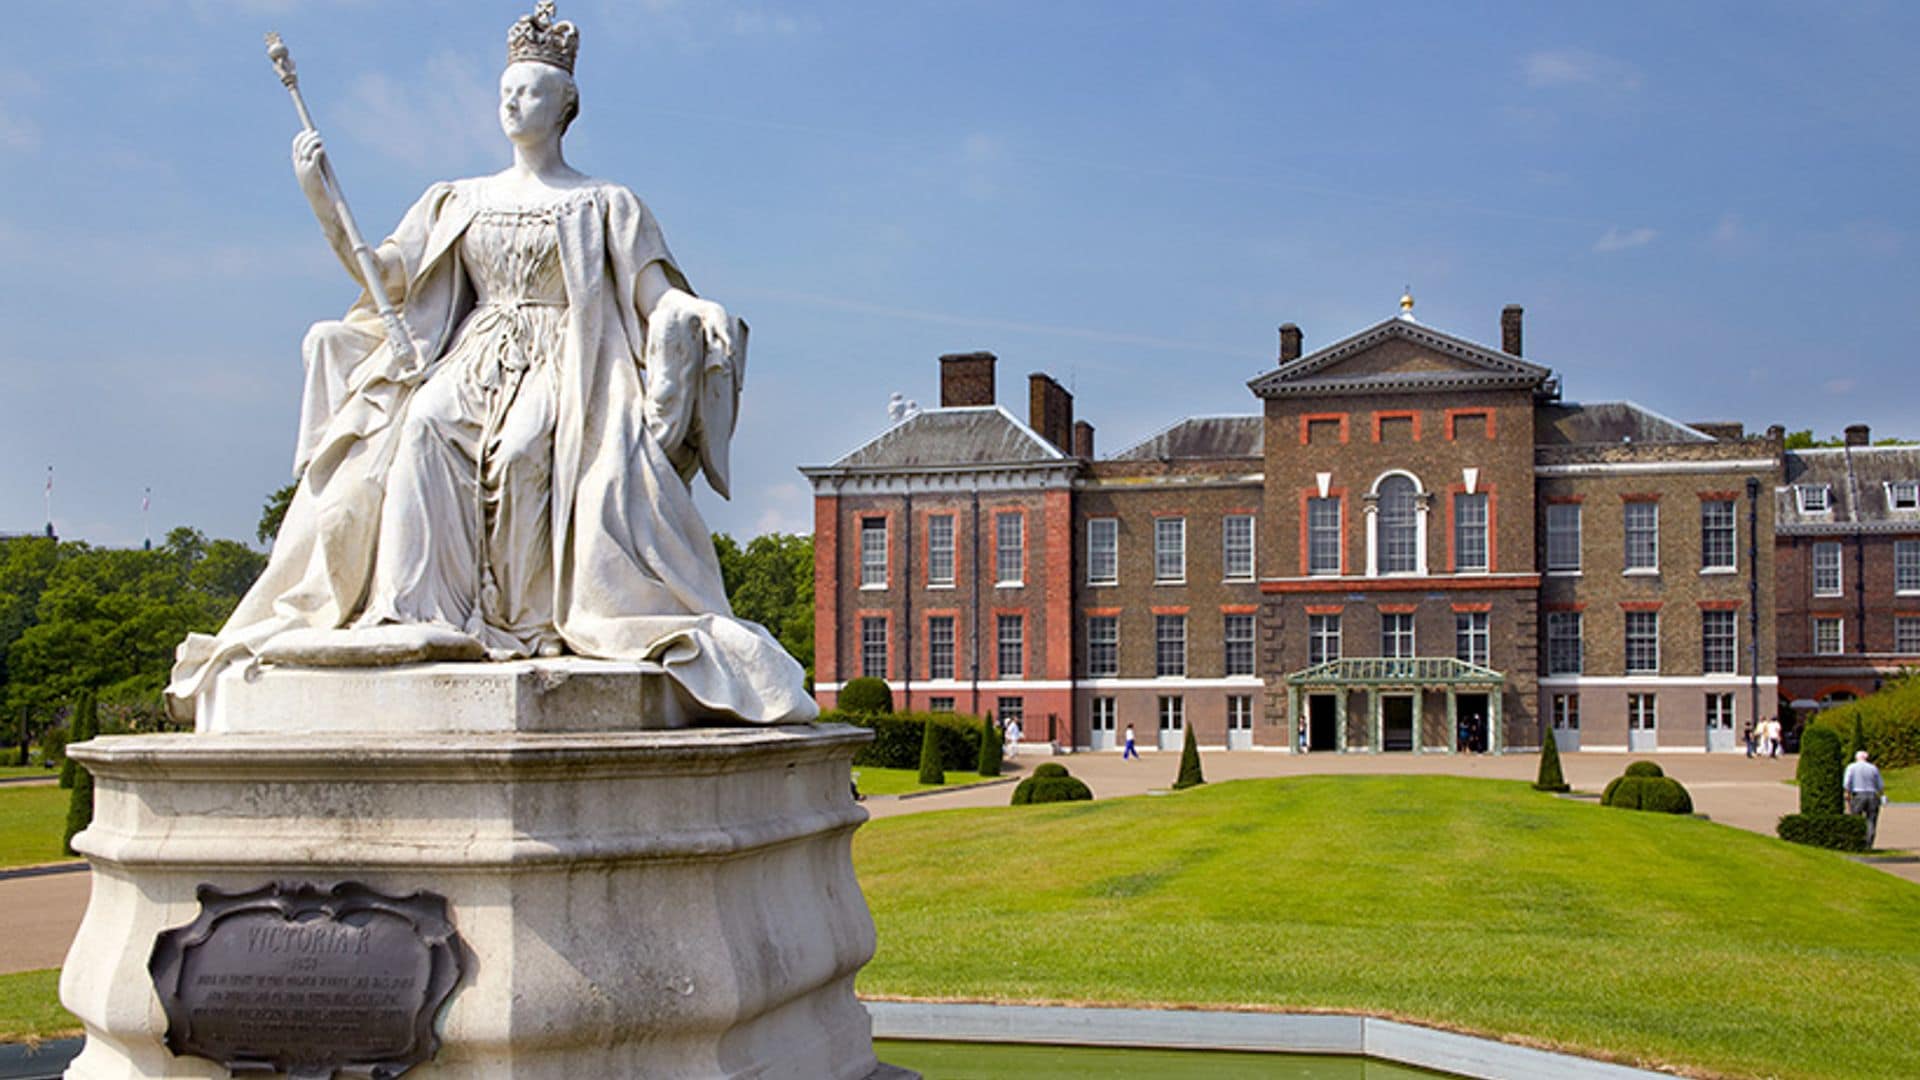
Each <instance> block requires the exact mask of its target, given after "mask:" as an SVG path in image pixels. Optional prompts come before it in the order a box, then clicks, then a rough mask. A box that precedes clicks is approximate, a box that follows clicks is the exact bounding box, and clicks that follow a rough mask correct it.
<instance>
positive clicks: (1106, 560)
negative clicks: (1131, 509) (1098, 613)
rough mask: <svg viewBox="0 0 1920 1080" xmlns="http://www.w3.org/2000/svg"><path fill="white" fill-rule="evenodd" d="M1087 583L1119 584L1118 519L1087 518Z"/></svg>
mask: <svg viewBox="0 0 1920 1080" xmlns="http://www.w3.org/2000/svg"><path fill="white" fill-rule="evenodd" d="M1087 584H1089V585H1118V584H1120V519H1119V518H1110V517H1101V518H1088V519H1087Z"/></svg>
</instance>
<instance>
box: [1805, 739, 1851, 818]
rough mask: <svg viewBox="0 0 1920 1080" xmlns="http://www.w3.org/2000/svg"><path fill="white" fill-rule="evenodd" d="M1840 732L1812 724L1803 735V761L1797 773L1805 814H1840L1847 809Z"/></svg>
mask: <svg viewBox="0 0 1920 1080" xmlns="http://www.w3.org/2000/svg"><path fill="white" fill-rule="evenodd" d="M1844 768H1845V766H1844V765H1843V764H1842V763H1841V760H1840V735H1839V733H1837V732H1835V731H1834V730H1833V729H1832V728H1827V727H1810V728H1808V729H1807V730H1806V731H1804V732H1802V733H1801V735H1800V764H1799V765H1797V766H1795V768H1794V777H1795V779H1797V780H1799V782H1800V812H1801V813H1802V814H1839V813H1842V812H1844V811H1845V810H1846V800H1845V797H1844V796H1843V794H1842V792H1841V787H1840V773H1841V770H1842V769H1844Z"/></svg>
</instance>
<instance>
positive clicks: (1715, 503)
mask: <svg viewBox="0 0 1920 1080" xmlns="http://www.w3.org/2000/svg"><path fill="white" fill-rule="evenodd" d="M1738 566H1739V562H1738V557H1737V556H1736V555H1735V554H1734V524H1733V500H1731V499H1708V500H1707V501H1705V502H1703V503H1701V504H1700V569H1702V570H1733V569H1737V568H1738Z"/></svg>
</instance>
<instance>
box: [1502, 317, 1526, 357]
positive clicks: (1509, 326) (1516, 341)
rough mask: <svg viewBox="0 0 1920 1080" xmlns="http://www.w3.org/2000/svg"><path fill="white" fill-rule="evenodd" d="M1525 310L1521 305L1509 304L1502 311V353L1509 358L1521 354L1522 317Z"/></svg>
mask: <svg viewBox="0 0 1920 1080" xmlns="http://www.w3.org/2000/svg"><path fill="white" fill-rule="evenodd" d="M1523 310H1524V309H1522V308H1521V307H1520V305H1519V304H1508V305H1507V306H1506V307H1503V308H1501V309H1500V351H1501V352H1503V353H1506V354H1507V355H1508V356H1519V355H1521V353H1520V316H1521V314H1522V312H1523Z"/></svg>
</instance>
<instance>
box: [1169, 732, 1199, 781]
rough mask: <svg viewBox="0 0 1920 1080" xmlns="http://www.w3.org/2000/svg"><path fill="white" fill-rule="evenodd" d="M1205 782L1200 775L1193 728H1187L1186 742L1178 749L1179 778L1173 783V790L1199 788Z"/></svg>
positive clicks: (1197, 750) (1197, 748)
mask: <svg viewBox="0 0 1920 1080" xmlns="http://www.w3.org/2000/svg"><path fill="white" fill-rule="evenodd" d="M1206 782H1207V778H1206V777H1205V776H1202V775H1201V774H1200V743H1199V742H1198V741H1197V740H1196V739H1195V738H1194V737H1193V728H1192V727H1188V728H1187V742H1186V745H1185V746H1182V747H1181V748H1180V778H1179V779H1177V780H1175V781H1174V782H1173V790H1175V791H1180V790H1182V789H1184V788H1190V787H1199V786H1200V785H1201V784H1204V783H1206Z"/></svg>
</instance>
